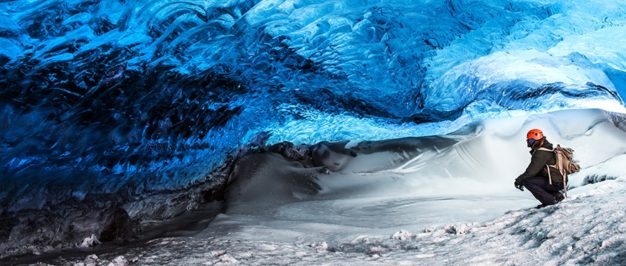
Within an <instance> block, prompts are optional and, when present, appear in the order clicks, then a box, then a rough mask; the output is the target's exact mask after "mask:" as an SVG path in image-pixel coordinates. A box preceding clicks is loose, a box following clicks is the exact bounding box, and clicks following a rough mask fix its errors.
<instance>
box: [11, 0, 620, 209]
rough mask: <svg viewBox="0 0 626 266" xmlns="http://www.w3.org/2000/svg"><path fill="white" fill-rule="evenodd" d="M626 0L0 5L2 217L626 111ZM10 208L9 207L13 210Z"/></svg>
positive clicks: (53, 1) (47, 0)
mask: <svg viewBox="0 0 626 266" xmlns="http://www.w3.org/2000/svg"><path fill="white" fill-rule="evenodd" d="M625 9H626V2H624V1H600V0H595V1H583V0H576V1H557V0H549V1H548V0H541V1H538V0H536V1H530V0H525V1H495V0H494V1H466V0H459V1H382V2H381V1H351V0H345V1H281V0H267V1H244V0H241V1H171V0H159V1H149V2H146V1H117V0H113V1H76V0H72V1H59V0H38V1H3V2H2V3H0V65H2V67H1V68H0V87H2V88H3V89H2V91H0V99H1V100H0V128H1V129H2V130H0V141H1V143H0V149H1V150H0V167H1V168H0V174H1V177H0V178H1V180H0V182H1V183H2V186H1V187H2V189H1V190H0V200H2V206H3V209H8V210H18V209H23V208H42V207H44V206H46V205H53V204H56V203H57V202H60V201H62V200H66V199H68V198H76V199H79V200H80V199H82V198H84V197H85V195H89V194H90V193H112V192H120V193H122V192H123V193H126V194H130V195H135V194H139V193H143V192H145V191H150V190H163V189H168V188H179V187H182V186H185V185H187V184H189V183H191V182H194V181H197V180H199V179H202V178H203V177H205V176H206V175H207V173H209V172H211V171H212V170H213V169H215V167H216V166H218V165H220V164H221V163H222V162H223V161H224V159H225V157H226V156H227V155H228V154H229V153H232V152H233V151H235V150H236V149H237V148H238V147H240V146H241V145H244V144H247V143H249V142H251V141H253V140H254V139H255V136H257V134H258V133H260V132H263V131H267V132H269V133H271V136H270V138H269V142H272V143H275V142H280V141H293V142H296V143H315V142H318V141H322V140H348V139H351V140H373V139H388V138H395V137H404V136H424V135H436V134H444V133H448V132H452V131H454V130H456V129H458V128H460V127H462V126H463V125H465V124H467V123H470V122H472V121H476V120H477V119H481V118H485V117H491V116H505V117H506V116H510V115H511V114H510V113H509V111H511V110H526V111H531V112H544V111H547V110H555V109H564V108H572V107H579V106H585V107H602V108H613V107H615V106H621V104H622V102H621V98H623V97H624V84H625V74H624V73H625V72H624V71H625V65H624V64H625V63H624V57H625V54H624V53H625V50H624V49H622V47H624V46H625V43H624V42H625V40H626V38H624V37H625V36H624V32H626V30H624V27H625V26H624V23H625V21H626V19H625V16H626V15H625V14H626V11H625ZM4 206H6V208H5V207H4Z"/></svg>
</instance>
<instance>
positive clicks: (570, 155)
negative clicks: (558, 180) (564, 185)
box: [550, 144, 580, 177]
mask: <svg viewBox="0 0 626 266" xmlns="http://www.w3.org/2000/svg"><path fill="white" fill-rule="evenodd" d="M554 155H555V158H556V164H555V165H550V166H552V167H554V168H556V169H557V170H559V172H560V173H561V175H563V177H566V176H567V175H569V174H573V173H577V172H578V171H580V165H579V164H578V163H576V161H574V150H573V149H572V148H566V147H561V145H558V144H557V145H556V148H555V149H554Z"/></svg>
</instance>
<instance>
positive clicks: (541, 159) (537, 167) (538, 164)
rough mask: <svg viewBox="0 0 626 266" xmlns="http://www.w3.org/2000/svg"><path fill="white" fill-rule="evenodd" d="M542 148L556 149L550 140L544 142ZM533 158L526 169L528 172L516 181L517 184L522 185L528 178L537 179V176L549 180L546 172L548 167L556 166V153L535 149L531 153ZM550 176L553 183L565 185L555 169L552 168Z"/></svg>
mask: <svg viewBox="0 0 626 266" xmlns="http://www.w3.org/2000/svg"><path fill="white" fill-rule="evenodd" d="M541 147H542V148H546V149H550V150H552V149H554V147H553V146H552V143H550V142H548V140H547V139H546V140H544V141H543V145H541ZM530 153H531V154H532V157H531V159H530V164H529V165H528V167H526V171H524V173H523V174H521V175H520V176H519V177H517V179H515V182H516V183H521V182H522V181H524V179H526V178H530V177H535V176H543V177H545V178H548V172H547V170H546V165H554V164H556V158H555V155H554V152H552V151H543V150H538V149H533V150H531V151H530ZM550 175H551V176H552V182H553V183H563V176H562V175H561V173H559V170H557V169H556V168H554V167H550Z"/></svg>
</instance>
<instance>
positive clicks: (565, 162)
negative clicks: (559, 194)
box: [540, 144, 580, 197]
mask: <svg viewBox="0 0 626 266" xmlns="http://www.w3.org/2000/svg"><path fill="white" fill-rule="evenodd" d="M540 150H545V151H551V152H554V158H556V163H555V164H554V165H546V167H548V168H547V169H546V170H548V180H549V182H550V184H552V177H551V176H550V168H549V167H552V168H556V169H557V170H558V171H559V173H561V175H562V176H563V187H564V189H565V196H566V197H567V175H569V174H573V173H576V172H578V171H580V165H579V164H578V163H577V162H576V161H575V160H574V150H573V149H572V148H566V147H561V145H558V144H557V145H556V148H554V150H550V149H546V148H540Z"/></svg>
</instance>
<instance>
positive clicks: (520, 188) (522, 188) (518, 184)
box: [513, 179, 524, 191]
mask: <svg viewBox="0 0 626 266" xmlns="http://www.w3.org/2000/svg"><path fill="white" fill-rule="evenodd" d="M513 185H515V188H517V189H519V190H521V191H524V186H523V185H522V182H520V181H519V180H517V179H516V180H515V183H513Z"/></svg>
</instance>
